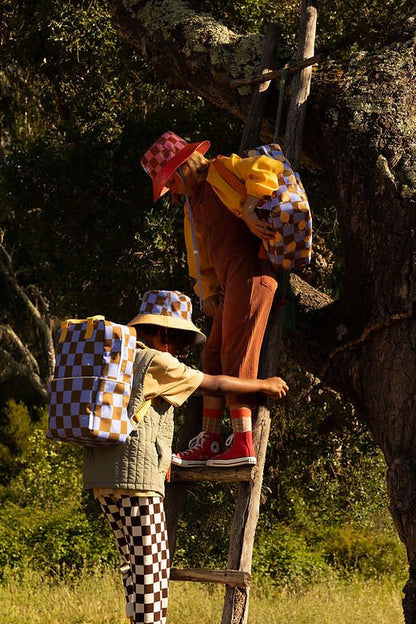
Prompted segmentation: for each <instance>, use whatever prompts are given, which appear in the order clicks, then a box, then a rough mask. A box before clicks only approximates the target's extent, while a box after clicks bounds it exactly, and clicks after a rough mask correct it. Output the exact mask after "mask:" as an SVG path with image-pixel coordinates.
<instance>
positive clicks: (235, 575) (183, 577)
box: [170, 568, 251, 587]
mask: <svg viewBox="0 0 416 624" xmlns="http://www.w3.org/2000/svg"><path fill="white" fill-rule="evenodd" d="M170 578H171V580H172V581H195V582H197V583H223V584H225V585H230V586H231V587H248V586H249V585H250V581H251V574H250V572H244V571H243V570H210V569H208V568H183V569H179V568H172V569H171V571H170Z"/></svg>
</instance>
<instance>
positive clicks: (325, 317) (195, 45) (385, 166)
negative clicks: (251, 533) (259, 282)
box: [109, 0, 416, 624]
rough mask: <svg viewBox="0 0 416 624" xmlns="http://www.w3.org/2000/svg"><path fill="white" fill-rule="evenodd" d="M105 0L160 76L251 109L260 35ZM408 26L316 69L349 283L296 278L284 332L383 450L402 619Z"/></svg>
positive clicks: (410, 338) (415, 558)
mask: <svg viewBox="0 0 416 624" xmlns="http://www.w3.org/2000/svg"><path fill="white" fill-rule="evenodd" d="M109 4H110V7H111V10H112V13H113V18H114V25H115V27H116V28H117V30H118V32H119V34H120V36H121V37H123V38H124V39H125V40H126V41H128V42H130V44H131V45H133V46H135V47H136V48H137V49H139V50H140V51H141V52H146V53H147V55H148V59H149V60H150V62H151V63H152V65H153V68H154V71H155V74H156V75H157V76H158V77H159V78H161V79H163V80H166V81H167V83H168V85H169V86H171V87H174V88H186V89H189V90H194V91H195V92H196V93H198V94H199V95H200V96H201V97H203V98H204V99H206V100H209V101H210V102H212V103H213V104H215V105H216V106H218V107H220V108H224V109H227V110H228V111H231V112H233V113H234V114H235V115H237V116H238V117H239V118H241V119H245V118H246V115H247V112H248V106H249V103H250V94H251V90H250V89H249V88H248V87H243V88H234V89H233V88H231V87H230V82H231V81H232V80H233V79H236V78H241V77H247V76H249V75H255V74H256V73H257V68H258V66H259V61H260V54H261V38H259V37H256V36H249V37H245V36H241V35H237V34H236V33H234V32H232V31H230V30H229V29H227V28H226V27H225V26H223V25H221V24H217V23H216V22H215V21H214V20H213V18H212V17H210V16H208V15H201V14H198V13H197V12H194V11H193V10H192V2H191V3H184V2H182V1H181V0H175V1H172V0H167V1H165V2H160V1H150V0H149V1H145V0H143V1H140V2H137V1H136V2H134V1H132V0H124V1H123V0H111V1H110V3H109ZM415 34H416V26H415V22H414V21H409V22H408V23H407V24H405V25H404V26H403V29H402V32H401V33H399V34H398V35H397V36H396V38H394V37H393V36H392V37H391V42H390V43H389V44H386V45H385V46H384V47H380V48H379V49H378V50H376V51H374V52H368V51H366V52H357V53H356V54H354V55H353V56H351V58H350V59H349V60H348V61H347V62H346V61H344V62H342V63H341V62H336V61H335V60H333V61H331V62H330V61H328V60H327V61H325V63H323V64H322V65H321V66H319V67H318V68H317V71H315V72H314V77H313V81H312V88H311V95H310V98H309V102H308V112H307V120H306V127H305V135H304V151H305V153H306V154H307V156H308V157H309V158H312V159H313V161H314V162H315V163H317V164H318V165H319V166H321V167H322V168H323V169H324V171H325V173H326V175H327V176H328V178H329V179H330V181H331V183H332V189H333V198H334V203H335V206H336V209H337V214H338V220H339V224H340V229H341V235H342V239H343V244H344V249H345V283H344V293H343V296H342V299H341V300H340V301H338V302H336V303H330V304H328V305H321V303H320V304H319V306H315V305H314V301H320V302H322V298H320V297H319V295H318V294H317V293H313V290H312V289H311V288H310V287H309V286H308V285H307V284H305V283H300V280H298V279H295V280H294V287H295V288H296V289H297V292H298V295H299V307H300V310H301V312H302V314H301V316H300V324H301V329H302V331H301V332H299V331H298V332H297V333H296V336H294V335H292V336H291V335H290V334H289V335H288V337H287V342H288V345H289V346H290V345H292V346H293V347H295V346H296V349H293V350H294V351H295V353H296V354H298V356H299V358H300V360H301V362H302V364H303V365H304V366H306V367H308V369H309V370H310V371H311V372H313V373H314V374H315V375H317V376H318V377H319V378H320V379H321V380H323V381H324V382H325V383H327V384H328V385H329V386H331V387H333V388H335V389H337V390H339V391H341V392H343V393H344V394H345V396H346V397H348V398H349V399H350V400H351V401H352V402H353V403H354V404H355V405H356V407H357V408H358V409H359V411H360V412H361V414H362V416H363V417H364V418H365V420H366V421H367V423H368V425H369V427H370V429H371V431H372V433H373V435H374V438H375V440H376V441H377V443H378V444H379V446H380V448H381V449H382V451H383V453H384V456H385V459H386V463H387V466H388V475H387V481H388V489H389V496H390V506H391V513H392V515H393V518H394V521H395V524H396V526H397V529H398V532H399V535H400V537H401V539H402V540H403V542H404V543H405V545H406V548H407V553H408V560H409V569H410V577H409V581H408V583H407V584H406V587H405V588H404V593H405V597H404V600H403V607H404V614H405V621H406V623H407V624H415V623H416V504H415V503H416V460H415V457H416V436H415V428H416V409H415V407H416V405H415V402H416V401H415V387H416V359H415V351H416V323H415V301H416V281H415V268H416V266H415V261H416V245H415V231H416V189H415V186H416V165H415V163H416V141H415V133H414V127H415V117H416V71H415V69H416V68H415V64H416V63H415ZM270 122H271V123H270V127H273V126H272V120H270ZM263 138H264V139H269V138H270V136H264V137H263ZM298 329H299V328H298Z"/></svg>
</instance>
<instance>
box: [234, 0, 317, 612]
mask: <svg viewBox="0 0 416 624" xmlns="http://www.w3.org/2000/svg"><path fill="white" fill-rule="evenodd" d="M316 19H317V11H316V8H315V2H314V0H313V1H312V0H303V1H302V8H301V22H300V32H299V48H298V60H299V61H300V60H302V59H303V58H306V57H307V56H313V48H314V39H315V31H316ZM295 77H296V82H295V80H294V82H295V84H293V83H292V98H291V103H290V108H289V116H288V120H287V125H286V141H285V151H286V154H287V156H288V159H289V161H291V163H292V166H293V167H294V168H297V166H298V164H299V157H300V149H301V144H302V134H303V127H304V122H305V112H306V99H307V96H308V94H309V87H310V79H311V68H310V67H308V68H305V69H302V70H301V72H299V75H295ZM247 134H249V133H248V132H247ZM288 280H289V271H283V272H281V274H280V277H279V289H278V294H277V297H276V299H275V304H274V306H273V308H272V311H271V314H270V318H269V322H268V326H267V331H266V335H265V339H264V342H263V349H262V354H261V361H260V371H259V376H261V377H262V376H268V375H271V374H275V373H276V371H277V363H278V350H279V348H280V340H281V336H282V332H283V317H284V307H283V306H280V305H279V301H281V299H282V297H284V295H285V292H286V287H287V283H288ZM269 431H270V410H269V408H268V406H267V405H261V406H260V407H259V410H258V415H257V419H256V422H255V424H254V427H253V432H254V443H255V448H256V454H257V462H258V464H257V468H258V470H257V472H256V476H255V479H254V481H253V482H252V483H240V484H239V485H238V489H237V499H236V507H235V512H234V518H233V523H232V527H231V533H230V535H231V537H230V547H229V553H228V568H232V569H236V570H240V571H245V572H247V573H249V572H250V571H251V562H252V553H253V543H254V534H255V530H256V525H257V520H258V515H259V506H260V493H261V486H262V482H263V472H264V464H265V457H266V448H267V442H268V437H269ZM249 591H250V587H249V586H247V587H230V586H227V588H226V592H225V601H224V609H223V615H222V624H247V618H248V605H249Z"/></svg>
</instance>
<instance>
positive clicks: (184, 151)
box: [140, 130, 210, 201]
mask: <svg viewBox="0 0 416 624" xmlns="http://www.w3.org/2000/svg"><path fill="white" fill-rule="evenodd" d="M209 148H210V142H209V141H201V142H199V143H187V142H186V141H185V140H184V139H181V137H180V136H178V135H177V134H175V133H174V132H171V131H170V130H169V131H168V132H165V133H164V134H162V136H161V137H159V138H158V140H157V141H156V142H155V143H153V145H152V147H150V148H149V149H148V150H147V152H146V153H145V155H144V156H143V158H142V159H141V161H140V162H141V165H142V167H143V169H144V170H145V171H146V173H147V174H148V175H149V176H150V177H151V178H152V181H153V199H154V200H155V201H156V200H157V199H159V197H162V195H164V194H165V193H167V192H168V190H169V189H167V188H166V186H165V184H166V182H167V181H168V180H169V178H170V177H171V176H172V175H173V173H174V172H175V171H176V169H177V168H178V167H180V166H181V165H182V164H183V163H184V162H185V161H186V160H188V158H189V157H190V156H192V154H193V153H194V152H200V153H201V154H205V153H206V152H207V151H208V150H209Z"/></svg>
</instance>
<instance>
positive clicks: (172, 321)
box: [128, 290, 206, 344]
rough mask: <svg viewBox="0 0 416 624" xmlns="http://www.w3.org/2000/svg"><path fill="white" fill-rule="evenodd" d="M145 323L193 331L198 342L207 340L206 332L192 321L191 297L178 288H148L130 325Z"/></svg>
mask: <svg viewBox="0 0 416 624" xmlns="http://www.w3.org/2000/svg"><path fill="white" fill-rule="evenodd" d="M144 324H150V325H160V326H162V327H168V328H171V329H184V330H186V331H192V332H194V333H195V334H196V339H195V341H196V343H197V344H200V343H202V342H205V340H206V336H205V334H203V333H202V332H201V331H200V330H199V329H198V327H196V325H194V324H193V322H192V303H191V300H190V298H189V297H187V296H186V295H184V294H183V293H181V292H179V291H177V290H148V291H147V292H145V293H144V295H143V299H142V302H141V305H140V309H139V313H138V315H137V316H135V317H134V318H133V319H132V320H131V321H130V322H129V323H128V325H144Z"/></svg>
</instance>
